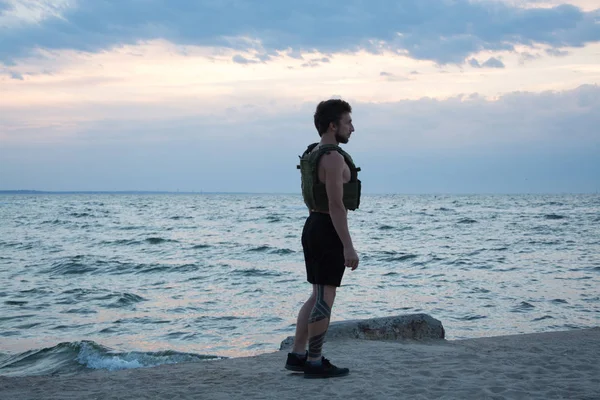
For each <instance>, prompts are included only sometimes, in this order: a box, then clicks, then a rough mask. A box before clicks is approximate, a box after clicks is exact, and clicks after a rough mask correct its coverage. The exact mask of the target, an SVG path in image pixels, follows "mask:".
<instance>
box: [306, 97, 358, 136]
mask: <svg viewBox="0 0 600 400" xmlns="http://www.w3.org/2000/svg"><path fill="white" fill-rule="evenodd" d="M351 112H352V107H350V104H348V103H347V102H345V101H344V100H340V99H331V100H326V101H322V102H320V103H319V105H318V106H317V110H316V111H315V128H317V131H318V132H319V136H323V134H324V133H325V132H327V129H329V124H330V123H332V122H333V123H334V124H339V123H340V119H341V118H342V115H343V114H345V113H351Z"/></svg>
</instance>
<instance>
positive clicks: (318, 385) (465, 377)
mask: <svg viewBox="0 0 600 400" xmlns="http://www.w3.org/2000/svg"><path fill="white" fill-rule="evenodd" d="M324 351H325V355H326V356H327V357H328V358H330V359H331V360H332V361H333V362H334V363H336V364H338V365H339V366H347V367H349V368H350V369H351V372H350V375H349V376H347V377H344V378H337V379H325V380H308V379H304V378H303V376H302V374H299V373H292V372H289V371H287V370H285V369H284V368H283V365H284V363H285V357H286V352H285V351H277V352H273V353H268V354H262V355H258V356H255V357H246V358H232V359H224V360H218V361H209V362H202V363H187V364H175V365H163V366H159V367H155V368H145V369H134V370H124V371H115V372H106V371H95V372H91V373H86V374H81V375H77V376H38V377H24V378H6V377H0V397H1V398H2V399H11V400H18V399H48V400H53V399H170V400H176V399H287V398H298V397H297V396H300V397H302V398H303V397H306V398H314V399H331V398H356V399H387V398H404V399H589V400H591V399H600V328H592V329H585V330H573V331H565V332H548V333H536V334H527V335H513V336H499V337H490V338H479V339H468V340H457V341H446V340H429V341H409V340H406V341H399V342H389V341H373V340H360V339H333V340H330V341H328V342H327V343H326V344H325V347H324Z"/></svg>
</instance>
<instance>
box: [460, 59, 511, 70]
mask: <svg viewBox="0 0 600 400" xmlns="http://www.w3.org/2000/svg"><path fill="white" fill-rule="evenodd" d="M468 63H469V65H471V66H472V67H473V68H504V67H505V65H504V63H503V62H502V61H500V60H499V59H497V58H496V57H490V58H489V59H487V61H485V62H484V63H483V64H480V63H479V61H477V60H476V59H474V58H471V59H470V60H468Z"/></svg>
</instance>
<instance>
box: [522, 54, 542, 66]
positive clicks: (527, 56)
mask: <svg viewBox="0 0 600 400" xmlns="http://www.w3.org/2000/svg"><path fill="white" fill-rule="evenodd" d="M540 57H541V55H539V54H531V53H529V52H523V53H521V54H519V64H525V62H526V61H533V60H537V59H538V58H540Z"/></svg>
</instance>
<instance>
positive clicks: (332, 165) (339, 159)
mask: <svg viewBox="0 0 600 400" xmlns="http://www.w3.org/2000/svg"><path fill="white" fill-rule="evenodd" d="M321 165H322V166H323V167H324V168H325V169H339V168H341V167H343V166H344V156H343V155H341V154H340V153H339V152H337V151H335V150H331V151H328V152H326V153H325V154H323V156H321Z"/></svg>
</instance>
